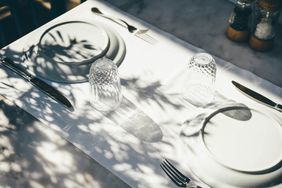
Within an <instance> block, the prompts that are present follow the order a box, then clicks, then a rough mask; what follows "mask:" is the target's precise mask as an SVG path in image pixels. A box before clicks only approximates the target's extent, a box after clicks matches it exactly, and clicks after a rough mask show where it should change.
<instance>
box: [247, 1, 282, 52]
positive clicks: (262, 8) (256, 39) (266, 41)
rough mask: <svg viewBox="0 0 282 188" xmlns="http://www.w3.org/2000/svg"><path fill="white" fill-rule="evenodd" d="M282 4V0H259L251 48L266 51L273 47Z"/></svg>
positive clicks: (250, 42)
mask: <svg viewBox="0 0 282 188" xmlns="http://www.w3.org/2000/svg"><path fill="white" fill-rule="evenodd" d="M281 5H282V1H281V0H259V1H258V2H257V3H256V5H255V21H254V25H253V28H252V35H251V37H250V40H249V44H250V46H251V48H253V49H255V50H258V51H266V50H270V49H271V48H272V47H273V43H274V38H275V35H276V26H277V25H276V24H277V21H278V17H279V9H280V8H281Z"/></svg>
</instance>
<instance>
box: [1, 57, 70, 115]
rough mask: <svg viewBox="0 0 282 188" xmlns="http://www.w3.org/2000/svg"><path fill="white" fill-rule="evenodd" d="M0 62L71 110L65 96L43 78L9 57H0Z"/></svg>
mask: <svg viewBox="0 0 282 188" xmlns="http://www.w3.org/2000/svg"><path fill="white" fill-rule="evenodd" d="M1 64H2V65H3V66H5V67H7V68H8V69H10V70H11V71H13V72H14V73H16V74H18V75H19V76H21V77H22V78H24V79H25V80H26V81H28V82H30V83H31V84H32V85H34V86H36V87H37V88H38V89H40V90H41V91H42V92H44V93H45V94H46V95H48V96H49V97H51V98H52V99H54V100H55V101H57V102H59V103H61V104H62V105H64V106H65V107H67V108H68V109H70V110H73V106H72V104H71V103H70V102H69V100H68V99H67V98H66V97H65V96H63V94H62V93H61V92H59V91H58V90H57V89H55V88H54V87H52V86H51V85H49V84H48V83H46V82H44V81H43V80H41V79H39V78H37V77H35V76H33V75H31V74H30V73H29V72H28V71H27V70H25V69H23V68H22V67H21V66H19V65H17V64H16V63H15V62H13V61H12V60H11V59H9V58H3V59H2V58H1Z"/></svg>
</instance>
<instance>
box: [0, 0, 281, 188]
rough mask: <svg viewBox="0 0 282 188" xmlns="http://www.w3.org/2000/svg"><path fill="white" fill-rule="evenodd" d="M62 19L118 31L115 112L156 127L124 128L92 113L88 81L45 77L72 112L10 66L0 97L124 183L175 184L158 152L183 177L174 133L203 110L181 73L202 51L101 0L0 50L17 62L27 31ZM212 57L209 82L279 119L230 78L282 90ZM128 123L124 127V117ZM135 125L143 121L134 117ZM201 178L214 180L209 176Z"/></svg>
mask: <svg viewBox="0 0 282 188" xmlns="http://www.w3.org/2000/svg"><path fill="white" fill-rule="evenodd" d="M93 6H97V7H99V9H101V10H103V11H105V12H107V13H109V14H110V15H113V16H115V17H119V18H124V19H125V20H127V21H128V22H130V23H132V24H134V25H136V26H138V27H144V28H149V29H150V31H149V32H148V34H150V35H152V36H153V37H155V38H156V39H157V40H158V43H156V44H155V45H151V44H149V43H146V42H144V41H143V40H141V39H139V38H138V37H136V36H134V35H132V34H130V33H129V32H127V30H126V29H124V28H122V27H120V26H119V25H117V24H115V23H113V22H111V21H109V20H106V19H103V18H100V17H98V16H95V15H93V13H91V11H90V9H91V7H93ZM68 20H85V21H88V22H93V23H94V22H96V21H100V22H103V23H105V24H107V25H108V26H110V27H111V28H113V29H114V30H116V31H117V32H118V33H119V34H120V35H121V36H122V37H123V39H124V41H125V44H126V49H127V51H126V57H125V59H124V61H123V63H122V64H121V66H120V67H119V73H120V77H121V80H122V85H123V88H122V89H123V90H122V92H123V95H124V98H125V103H126V104H128V105H129V106H130V107H129V110H128V109H120V111H121V113H122V112H132V111H134V113H136V114H137V117H136V119H138V118H142V116H143V117H145V116H146V115H147V117H148V119H150V120H152V121H153V122H154V123H155V124H153V126H155V127H150V128H149V129H147V131H148V132H146V127H143V128H144V129H142V131H143V132H142V133H140V134H141V137H138V134H134V131H138V129H134V125H132V126H133V127H124V126H122V125H123V123H124V122H115V121H113V120H112V118H111V115H110V114H109V115H107V116H105V115H104V114H101V113H99V112H97V111H95V110H94V109H93V107H91V106H90V104H89V99H90V97H91V96H90V95H89V85H88V83H79V84H71V85H70V84H58V83H51V84H52V85H53V86H55V87H57V88H58V89H59V90H60V91H61V92H63V93H64V94H65V95H66V96H67V97H68V98H69V99H70V100H71V102H72V103H73V105H74V107H75V111H74V112H69V111H67V110H66V109H65V108H64V107H62V106H61V105H60V104H57V103H56V102H54V101H53V100H52V99H50V98H48V97H46V96H45V95H44V94H43V93H41V92H40V91H39V90H37V89H36V88H34V87H33V86H31V85H30V84H29V83H27V82H25V81H24V80H22V79H21V78H19V77H17V76H14V75H13V76H8V75H10V72H9V71H7V70H4V69H0V75H1V85H0V93H1V95H4V96H6V97H7V98H9V99H11V100H13V101H15V103H16V104H17V105H18V106H19V107H20V108H22V109H24V110H25V111H27V112H29V113H30V114H32V115H33V116H34V117H36V118H37V119H39V120H40V121H42V122H43V123H44V124H45V125H46V126H48V127H50V128H52V129H54V130H57V131H58V132H59V133H60V134H61V135H62V136H63V137H64V138H66V139H67V140H68V141H69V142H71V143H73V144H74V145H75V146H77V147H78V148H79V149H81V150H82V151H83V152H85V153H86V154H88V155H89V156H90V157H92V158H94V159H95V160H96V161H98V162H99V163H100V164H102V165H103V166H104V167H106V168H107V169H109V170H110V171H112V172H113V173H114V174H115V175H117V176H118V177H120V178H121V179H122V180H124V181H125V182H126V183H128V184H129V185H130V186H133V187H170V186H174V185H173V183H172V182H171V181H170V180H169V179H168V178H167V177H166V176H165V174H164V172H163V171H162V170H161V168H160V162H161V160H162V159H163V157H165V158H168V159H171V160H172V161H173V162H174V164H176V166H177V167H178V168H180V169H181V170H182V171H183V172H185V173H186V174H187V175H189V174H191V173H192V172H191V170H190V168H189V167H190V166H191V160H190V158H189V156H187V155H186V153H187V149H188V148H187V147H186V145H185V144H184V143H183V142H182V140H181V139H180V138H179V133H180V131H181V124H182V123H183V122H184V121H185V120H186V119H189V118H192V117H193V116H195V115H196V114H197V113H199V112H200V111H201V110H202V109H200V108H197V107H195V106H193V105H191V104H190V103H188V102H187V101H185V100H184V99H183V94H184V91H183V89H182V88H183V86H184V85H185V84H186V80H185V79H186V77H185V75H186V74H185V73H186V70H187V63H188V61H189V60H190V58H191V56H192V55H193V54H195V53H196V52H200V51H203V50H201V49H199V48H197V47H195V46H192V45H190V44H188V43H186V42H184V41H181V40H179V39H177V38H175V37H174V36H172V35H170V34H168V33H165V32H163V31H160V30H158V29H157V28H154V27H153V26H150V25H148V24H146V23H143V22H142V21H141V20H138V19H136V18H133V17H131V16H129V15H126V14H124V13H122V12H121V11H119V10H117V9H115V8H113V7H111V6H109V5H107V4H105V3H103V2H99V1H87V2H85V3H83V4H81V5H80V6H78V7H76V8H75V9H73V10H71V11H69V12H67V13H66V14H64V15H62V16H60V17H58V18H56V19H55V20H53V21H51V22H49V23H47V24H45V25H44V26H42V27H40V28H39V29H37V30H35V31H33V32H32V33H30V34H28V35H26V36H24V37H22V38H21V39H19V40H17V41H15V42H14V43H12V44H10V45H9V46H7V47H6V48H5V49H3V51H2V54H3V53H4V54H5V55H6V56H9V57H11V58H13V59H14V60H15V61H17V60H19V57H20V56H21V55H22V49H23V47H24V45H25V43H26V41H27V40H30V36H32V34H34V33H36V32H42V31H44V30H45V29H47V28H49V27H50V26H51V25H54V24H55V23H59V22H63V21H68ZM215 59H216V63H217V78H216V86H215V87H216V90H217V92H218V93H219V94H220V95H222V96H224V98H226V99H232V100H233V101H237V102H241V103H244V104H246V105H248V106H250V107H253V108H259V109H263V110H265V111H268V112H269V113H271V114H273V115H276V116H277V117H279V118H282V117H281V114H279V113H278V112H275V111H274V110H272V109H269V108H268V107H265V106H264V105H261V104H259V103H257V102H254V101H252V100H250V99H249V98H247V97H245V96H244V95H242V94H241V93H239V92H238V90H236V88H235V87H234V86H233V85H232V84H231V80H236V81H238V82H241V83H244V85H246V86H251V87H252V88H253V89H255V90H256V91H258V92H260V93H261V94H264V95H266V96H268V97H270V98H272V99H273V100H275V101H277V102H279V101H280V102H281V101H282V88H280V87H277V86H275V85H273V84H272V83H270V82H268V81H266V80H263V79H261V78H259V77H257V76H255V75H254V74H252V73H251V72H248V71H245V70H242V69H240V68H238V67H236V66H234V65H232V64H231V63H229V62H226V61H224V60H222V59H219V58H216V57H215ZM10 86H13V87H10ZM145 119H146V117H145ZM127 123H128V122H127ZM128 124H129V125H128V126H130V123H128ZM132 124H133V123H132ZM137 124H140V125H141V123H140V122H139V123H137ZM131 128H132V129H131ZM152 129H154V130H157V131H159V133H160V135H159V137H157V138H159V140H150V139H149V141H148V140H147V141H144V139H142V134H143V135H144V134H150V130H152ZM130 130H133V132H130ZM193 177H194V176H193ZM206 182H207V183H210V182H212V181H209V180H208V179H207V180H206Z"/></svg>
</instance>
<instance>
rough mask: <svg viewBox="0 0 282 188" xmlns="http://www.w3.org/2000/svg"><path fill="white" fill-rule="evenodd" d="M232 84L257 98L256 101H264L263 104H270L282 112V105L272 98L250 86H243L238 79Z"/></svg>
mask: <svg viewBox="0 0 282 188" xmlns="http://www.w3.org/2000/svg"><path fill="white" fill-rule="evenodd" d="M232 84H233V85H234V86H235V87H236V88H237V89H239V90H240V91H242V92H243V93H244V94H246V95H247V96H248V97H250V98H252V99H255V100H256V101H258V102H260V103H262V104H265V105H267V106H270V107H271V108H273V109H275V110H277V111H279V112H282V105H281V104H278V103H276V102H274V101H272V100H270V99H269V98H267V97H265V96H263V95H261V94H259V93H257V92H256V91H253V90H251V89H249V88H247V87H246V86H243V85H241V84H239V83H238V82H236V81H232Z"/></svg>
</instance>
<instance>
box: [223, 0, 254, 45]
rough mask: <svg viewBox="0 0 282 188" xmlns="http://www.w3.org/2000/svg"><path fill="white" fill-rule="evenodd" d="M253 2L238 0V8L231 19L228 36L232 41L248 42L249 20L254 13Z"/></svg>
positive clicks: (251, 0) (227, 30)
mask: <svg viewBox="0 0 282 188" xmlns="http://www.w3.org/2000/svg"><path fill="white" fill-rule="evenodd" d="M252 2H253V0H237V2H236V6H235V8H234V10H233V12H232V13H231V15H230V17H229V20H228V21H229V25H228V27H227V29H226V36H227V38H229V39H230V40H232V41H236V42H243V41H247V39H248V36H249V18H250V15H251V13H252V7H251V5H252Z"/></svg>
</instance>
